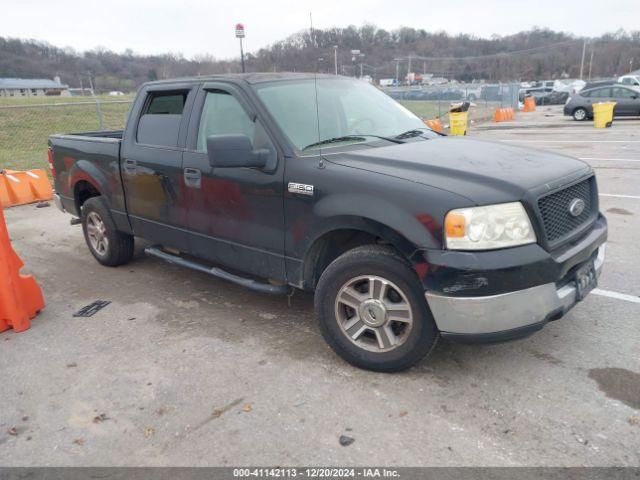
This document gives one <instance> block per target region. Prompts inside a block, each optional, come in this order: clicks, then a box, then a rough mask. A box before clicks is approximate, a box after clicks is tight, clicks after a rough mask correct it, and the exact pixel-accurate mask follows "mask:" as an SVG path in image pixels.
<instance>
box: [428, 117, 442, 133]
mask: <svg viewBox="0 0 640 480" xmlns="http://www.w3.org/2000/svg"><path fill="white" fill-rule="evenodd" d="M424 124H425V125H426V126H427V127H429V128H430V129H431V130H433V131H434V132H439V133H442V122H441V121H440V120H439V119H437V118H434V119H432V120H424Z"/></svg>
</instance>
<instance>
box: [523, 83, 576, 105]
mask: <svg viewBox="0 0 640 480" xmlns="http://www.w3.org/2000/svg"><path fill="white" fill-rule="evenodd" d="M529 95H530V96H532V97H534V98H535V99H536V105H562V104H563V103H565V102H566V101H567V98H569V93H568V92H557V91H554V90H553V89H552V88H550V87H537V88H527V89H524V90H520V92H519V99H520V102H524V97H526V96H529Z"/></svg>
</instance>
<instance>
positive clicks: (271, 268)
mask: <svg viewBox="0 0 640 480" xmlns="http://www.w3.org/2000/svg"><path fill="white" fill-rule="evenodd" d="M225 134H244V135H247V136H248V137H249V138H250V139H251V141H252V143H253V147H254V149H266V150H268V151H269V155H270V158H269V160H268V161H267V164H268V168H263V169H259V168H239V167H237V168H215V169H214V168H212V167H211V165H210V164H209V157H208V155H207V142H206V140H207V137H209V136H211V135H225ZM273 138H274V137H273V136H272V134H271V133H270V132H269V131H268V129H267V127H266V123H265V122H264V121H263V120H262V118H260V116H259V115H258V113H257V112H256V110H255V109H254V108H253V107H252V103H251V101H250V99H249V97H248V96H247V93H246V92H243V91H242V90H241V89H240V88H239V87H238V86H237V85H235V84H231V83H225V82H219V83H218V82H216V83H206V84H204V85H203V87H202V89H201V90H200V92H199V93H198V95H197V97H196V101H195V104H194V108H193V114H192V115H191V121H190V123H189V134H188V138H187V149H186V151H185V154H184V162H183V169H184V178H185V185H186V188H185V196H186V198H187V199H188V203H189V212H188V229H189V235H190V237H189V242H190V251H191V252H192V253H193V254H194V255H196V256H198V257H201V258H204V259H207V260H210V261H212V262H215V263H220V264H223V265H226V266H228V267H231V268H235V269H238V270H241V271H243V272H247V273H251V274H254V275H257V276H261V277H265V278H273V279H279V280H284V278H285V272H284V210H283V183H282V182H283V177H284V158H283V156H282V153H281V152H280V151H279V149H278V148H277V146H276V143H275V141H274V140H273Z"/></svg>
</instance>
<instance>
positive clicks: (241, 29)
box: [236, 23, 244, 73]
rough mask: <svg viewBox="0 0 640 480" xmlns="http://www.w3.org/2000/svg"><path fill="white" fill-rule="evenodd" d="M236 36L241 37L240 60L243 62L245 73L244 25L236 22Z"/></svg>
mask: <svg viewBox="0 0 640 480" xmlns="http://www.w3.org/2000/svg"><path fill="white" fill-rule="evenodd" d="M236 38H239V39H240V62H242V73H244V50H242V39H243V38H244V25H243V24H241V23H236Z"/></svg>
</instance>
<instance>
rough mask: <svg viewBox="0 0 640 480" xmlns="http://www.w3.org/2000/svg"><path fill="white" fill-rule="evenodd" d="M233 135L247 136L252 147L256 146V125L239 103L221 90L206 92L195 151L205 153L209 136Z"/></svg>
mask: <svg viewBox="0 0 640 480" xmlns="http://www.w3.org/2000/svg"><path fill="white" fill-rule="evenodd" d="M233 133H236V134H244V135H246V136H248V137H249V138H250V139H251V141H252V142H253V143H254V147H255V146H256V145H255V136H256V124H255V123H254V122H253V121H252V120H251V118H250V117H249V115H247V112H245V110H244V108H242V105H240V102H238V100H237V99H236V98H235V97H234V96H233V95H231V94H229V93H228V92H225V91H223V90H213V91H210V92H207V96H206V97H205V101H204V106H203V107H202V116H201V117H200V126H199V128H198V143H197V147H196V148H197V150H198V151H199V152H206V151H207V138H208V137H210V136H211V135H225V134H233Z"/></svg>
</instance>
